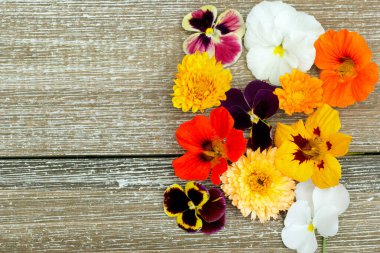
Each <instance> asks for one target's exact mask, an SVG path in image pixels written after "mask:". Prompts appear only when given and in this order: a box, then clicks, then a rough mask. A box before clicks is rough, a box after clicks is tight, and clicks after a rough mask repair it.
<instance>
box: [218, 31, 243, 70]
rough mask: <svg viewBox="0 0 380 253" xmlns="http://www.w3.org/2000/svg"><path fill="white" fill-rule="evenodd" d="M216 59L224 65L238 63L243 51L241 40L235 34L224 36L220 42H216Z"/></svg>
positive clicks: (220, 38)
mask: <svg viewBox="0 0 380 253" xmlns="http://www.w3.org/2000/svg"><path fill="white" fill-rule="evenodd" d="M214 44H215V58H216V60H217V61H221V62H222V64H223V65H231V64H233V63H235V62H236V61H237V59H238V58H239V57H240V55H241V52H242V50H243V46H242V44H241V39H240V38H239V36H237V35H236V34H233V33H229V34H226V35H222V36H220V37H219V40H218V41H215V40H214Z"/></svg>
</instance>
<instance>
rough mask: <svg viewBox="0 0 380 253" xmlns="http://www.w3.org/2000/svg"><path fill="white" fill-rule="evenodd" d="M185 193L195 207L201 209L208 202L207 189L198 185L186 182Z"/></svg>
mask: <svg viewBox="0 0 380 253" xmlns="http://www.w3.org/2000/svg"><path fill="white" fill-rule="evenodd" d="M185 192H186V195H187V197H189V199H190V200H191V201H192V202H193V204H194V206H196V207H202V206H203V205H204V204H205V203H206V202H207V201H208V200H209V193H208V190H207V188H206V187H204V186H203V185H201V184H199V183H196V182H187V183H186V186H185Z"/></svg>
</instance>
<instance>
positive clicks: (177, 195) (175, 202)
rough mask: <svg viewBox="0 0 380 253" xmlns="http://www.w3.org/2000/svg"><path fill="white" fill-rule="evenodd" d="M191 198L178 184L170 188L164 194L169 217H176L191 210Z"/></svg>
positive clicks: (165, 208)
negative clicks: (189, 203) (189, 204)
mask: <svg viewBox="0 0 380 253" xmlns="http://www.w3.org/2000/svg"><path fill="white" fill-rule="evenodd" d="M188 202H189V198H188V197H187V196H186V194H185V192H184V190H183V189H182V187H181V186H179V185H178V184H173V185H171V186H169V187H168V188H167V189H166V191H165V193H164V211H165V213H166V214H167V215H168V216H169V217H174V216H177V215H179V214H180V213H182V212H184V211H185V210H187V209H188V208H189V206H188V204H187V203H188Z"/></svg>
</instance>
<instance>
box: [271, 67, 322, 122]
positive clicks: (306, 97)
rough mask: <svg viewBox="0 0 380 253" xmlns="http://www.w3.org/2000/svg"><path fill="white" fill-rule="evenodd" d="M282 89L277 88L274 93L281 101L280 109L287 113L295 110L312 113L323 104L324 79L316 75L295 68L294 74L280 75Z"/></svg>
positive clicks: (290, 113)
mask: <svg viewBox="0 0 380 253" xmlns="http://www.w3.org/2000/svg"><path fill="white" fill-rule="evenodd" d="M280 82H281V85H282V89H280V88H277V89H276V90H275V91H274V94H276V95H277V97H278V100H279V102H280V109H283V110H284V111H285V113H286V114H289V115H292V114H293V113H295V112H304V113H306V114H310V113H312V112H313V110H314V108H317V107H319V106H321V105H322V95H323V89H322V81H321V80H320V79H318V78H316V77H310V76H309V75H308V74H305V73H302V72H301V71H299V70H296V69H293V71H292V74H285V75H283V76H281V77H280Z"/></svg>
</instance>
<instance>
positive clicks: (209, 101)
mask: <svg viewBox="0 0 380 253" xmlns="http://www.w3.org/2000/svg"><path fill="white" fill-rule="evenodd" d="M182 27H183V28H184V29H185V30H187V31H192V32H196V33H195V34H192V35H190V37H188V38H187V39H186V40H184V43H183V49H184V52H185V53H186V54H187V55H186V56H184V58H183V61H182V64H179V65H178V73H177V78H176V79H175V80H174V86H173V91H174V93H173V94H172V96H173V98H172V102H173V106H174V107H175V108H180V109H182V111H184V112H187V111H190V110H191V111H192V112H193V113H196V112H198V111H200V112H201V113H204V112H205V110H206V109H209V108H212V107H217V108H214V109H212V110H211V112H210V114H209V117H207V116H206V115H196V116H195V117H193V119H191V120H189V121H187V122H184V123H183V124H181V125H180V126H179V128H178V129H177V131H176V138H177V141H178V144H179V145H180V146H181V147H182V148H183V149H184V150H185V151H186V152H185V153H184V155H182V156H181V157H178V158H176V159H174V160H173V163H172V165H173V168H174V173H175V175H176V176H178V177H179V178H180V179H183V180H190V181H189V182H187V184H186V187H185V190H183V189H182V188H181V186H179V185H178V184H174V185H172V186H170V187H168V188H167V190H166V191H165V193H164V211H165V213H166V214H167V215H168V216H170V217H176V221H177V224H178V226H179V227H180V228H182V229H184V230H186V231H188V232H197V231H200V232H203V233H206V234H212V233H215V232H217V231H219V230H221V229H222V228H223V227H224V224H225V222H226V219H225V217H226V216H225V211H226V199H225V197H227V198H228V199H230V200H231V202H232V205H233V206H236V207H237V208H238V209H239V210H240V211H241V213H242V215H243V216H244V217H248V216H250V218H251V220H256V219H258V220H259V221H260V222H262V223H264V222H267V221H269V220H271V219H277V218H278V217H279V213H280V212H287V214H286V218H285V220H284V228H283V230H282V233H281V238H282V241H283V242H284V245H285V246H286V247H288V248H290V249H294V250H297V252H315V251H316V250H317V247H318V243H317V240H316V236H315V234H316V232H318V233H319V234H320V235H322V236H323V245H324V246H325V243H326V238H327V237H329V236H334V235H336V234H337V232H338V216H339V215H340V214H342V213H343V212H344V211H345V210H346V209H347V208H348V205H349V202H350V198H349V193H348V191H347V190H346V188H345V187H344V186H343V185H342V184H340V178H341V175H342V171H343V172H344V168H343V169H342V168H341V165H340V163H339V161H338V160H337V157H341V156H344V155H346V154H347V153H348V150H349V145H350V143H351V140H352V137H351V136H349V135H347V134H344V133H340V132H339V130H340V128H341V123H340V118H339V112H338V111H337V110H335V109H333V108H332V107H347V106H350V105H352V104H354V103H355V102H361V101H364V100H365V99H366V98H367V97H368V96H369V94H370V93H371V92H372V91H373V90H374V88H375V85H376V83H377V81H378V78H379V69H378V66H377V64H376V63H374V62H372V61H371V57H372V53H371V51H370V49H369V47H368V45H367V43H366V42H365V40H364V39H363V38H362V37H361V36H360V35H359V34H358V33H356V32H351V31H348V30H345V29H343V30H340V31H333V30H328V31H327V32H325V30H324V28H323V27H322V25H321V24H320V23H319V22H318V21H317V20H316V19H315V18H314V17H313V16H311V15H309V14H307V13H304V12H299V11H297V10H296V9H295V8H293V7H292V6H290V5H289V4H286V3H283V2H281V1H275V2H268V1H263V2H261V3H259V4H257V5H256V6H254V7H253V8H252V10H251V11H250V12H249V14H248V16H247V18H246V23H244V19H243V17H242V16H241V15H240V14H239V12H238V11H236V10H232V9H230V10H226V11H225V12H223V13H222V14H220V15H219V17H217V9H216V7H215V6H212V5H206V6H203V7H201V8H199V9H198V10H195V11H193V12H191V13H189V14H187V15H186V16H185V17H184V19H183V21H182ZM243 37H244V45H245V47H246V49H247V50H248V53H247V57H246V60H247V66H248V69H249V70H251V72H252V74H253V75H254V77H255V78H256V80H253V81H251V82H249V83H248V85H247V86H246V87H245V89H244V90H240V89H237V88H231V81H232V74H231V72H230V70H229V69H227V68H226V67H227V66H229V65H231V64H233V63H235V62H236V61H237V60H238V58H239V57H240V55H241V53H242V50H243V47H242V41H243ZM313 64H315V65H316V67H317V68H318V69H320V76H319V78H318V77H312V76H310V74H308V73H307V71H309V70H310V68H311V67H312V65H313ZM279 109H281V110H283V111H284V112H285V113H286V114H287V115H289V116H292V115H293V114H295V113H298V114H299V113H304V114H306V115H307V118H306V117H305V121H304V120H298V121H297V122H295V123H294V124H292V125H286V124H283V123H280V122H277V124H276V125H274V126H272V125H271V124H270V122H269V120H268V119H269V118H270V117H272V116H273V115H274V114H276V112H277V111H278V110H279ZM247 130H248V131H249V138H248V139H246V138H245V135H244V131H247ZM246 136H248V133H247V135H246ZM208 178H210V181H211V182H212V183H213V184H214V185H215V187H214V188H212V189H209V190H208V189H207V188H206V187H205V186H203V185H202V184H200V183H199V182H195V181H194V180H198V181H203V180H206V179H208ZM219 185H220V188H219V187H218V186H219ZM323 252H325V247H323Z"/></svg>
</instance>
